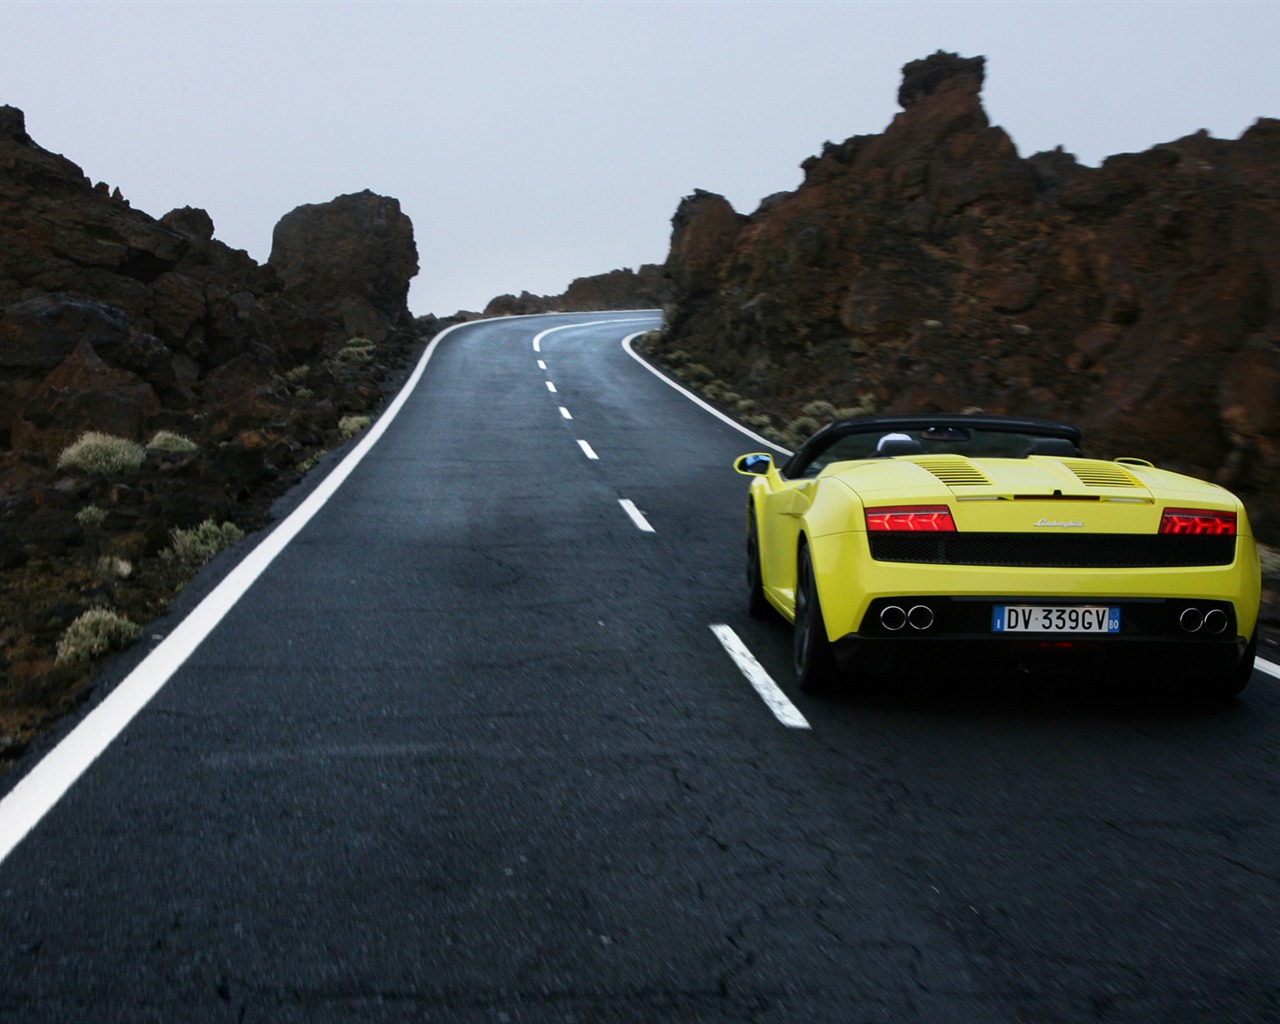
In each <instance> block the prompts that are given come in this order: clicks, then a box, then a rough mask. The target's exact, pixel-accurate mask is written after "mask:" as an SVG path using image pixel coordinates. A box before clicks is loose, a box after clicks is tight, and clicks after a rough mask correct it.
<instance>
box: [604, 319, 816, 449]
mask: <svg viewBox="0 0 1280 1024" xmlns="http://www.w3.org/2000/svg"><path fill="white" fill-rule="evenodd" d="M644 333H645V332H644V331H636V332H635V334H628V335H627V336H626V337H625V338H623V339H622V348H623V351H625V352H626V353H627V355H629V356H630V357H631V358H632V359H634V360H635V361H636V362H637V363H639V364H640V365H641V366H643V367H644V368H645V369H646V370H648V371H649V372H650V373H651V374H653V375H654V376H655V377H657V378H658V380H660V381H662V383H664V384H667V385H670V386H671V387H673V388H675V389H676V390H677V391H679V392H680V394H682V395H684V396H685V398H687V399H689V401H691V402H693V403H694V404H695V405H700V406H702V408H704V409H705V410H706V411H707V412H709V413H711V415H712V416H715V417H716V418H717V419H720V420H723V421H724V422H725V423H727V424H729V426H731V427H733V429H734V430H739V431H741V432H742V433H744V434H746V435H747V437H749V438H751V439H752V440H753V441H756V442H758V443H759V444H763V445H767V446H768V447H770V448H772V449H773V450H774V451H775V452H781V453H782V454H783V455H790V454H791V452H790V450H789V449H786V448H783V447H782V446H781V445H777V444H774V443H773V442H772V441H770V440H769V439H768V438H767V437H761V436H760V435H759V434H757V433H756V432H755V431H754V430H748V429H747V428H746V427H744V426H743V425H742V424H741V423H739V422H738V421H737V420H735V419H732V418H730V417H728V416H726V415H725V414H724V413H722V412H721V411H720V410H719V409H717V408H716V407H715V406H713V405H708V404H707V403H706V402H704V401H703V400H702V399H701V398H699V397H698V396H697V395H695V394H694V393H693V392H692V391H690V390H689V389H688V388H686V387H683V386H681V385H680V384H677V383H676V382H675V381H673V380H672V379H671V378H670V377H668V376H666V375H665V374H663V373H659V372H658V370H657V369H655V368H654V367H653V366H651V365H650V364H649V362H648V361H647V360H646V359H645V358H644V357H643V356H642V355H640V354H638V353H637V352H636V350H635V349H633V348H632V347H631V343H632V342H633V341H635V340H636V338H638V337H640V336H641V335H642V334H644Z"/></svg>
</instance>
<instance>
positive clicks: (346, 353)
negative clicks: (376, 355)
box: [335, 338, 374, 363]
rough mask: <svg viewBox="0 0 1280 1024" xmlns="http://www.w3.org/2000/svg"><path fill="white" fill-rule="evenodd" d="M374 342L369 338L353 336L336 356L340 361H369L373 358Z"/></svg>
mask: <svg viewBox="0 0 1280 1024" xmlns="http://www.w3.org/2000/svg"><path fill="white" fill-rule="evenodd" d="M373 349H374V344H373V342H372V341H370V340H369V339H368V338H352V339H351V340H350V341H348V342H347V344H346V345H345V346H344V347H343V348H342V349H340V350H339V352H338V354H337V356H336V357H335V358H336V359H337V361H338V362H340V363H367V362H369V361H370V360H372V359H373Z"/></svg>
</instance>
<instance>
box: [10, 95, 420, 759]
mask: <svg viewBox="0 0 1280 1024" xmlns="http://www.w3.org/2000/svg"><path fill="white" fill-rule="evenodd" d="M416 271H417V253H416V250H415V249H414V246H413V229H412V225H411V224H410V223H409V220H408V218H407V217H405V216H404V215H403V214H401V213H400V209H399V204H398V203H397V202H396V200H394V199H388V198H385V197H382V196H376V195H374V194H373V193H370V192H364V193H360V194H359V195H356V196H341V197H338V198H337V199H335V200H334V201H333V203H330V204H320V205H319V206H315V207H301V208H299V210H295V211H294V212H293V213H292V214H289V215H288V216H287V217H286V218H285V220H284V221H282V224H281V227H280V228H279V229H278V230H277V247H276V251H275V252H273V254H272V263H271V264H270V265H268V266H260V265H259V264H258V263H256V262H255V261H254V260H253V259H252V258H250V257H249V255H248V254H247V253H244V252H242V251H240V250H236V249H232V248H230V247H229V246H227V245H225V244H224V243H222V242H220V241H219V240H218V239H216V238H215V237H214V224H213V220H212V218H211V217H210V216H209V214H208V213H207V212H205V211H204V210H200V209H195V208H191V207H185V208H182V209H178V210H173V211H171V212H169V213H167V214H166V215H165V216H164V217H162V218H161V219H159V220H156V219H154V218H152V217H150V216H148V215H147V214H145V213H143V212H141V211H140V210H136V209H134V208H132V207H131V206H130V205H129V203H128V202H126V201H125V200H124V199H123V198H122V196H121V194H120V190H119V189H118V188H116V189H111V188H109V187H108V186H106V185H105V184H102V183H99V184H97V185H94V184H92V183H91V182H90V180H89V179H88V178H87V177H86V176H85V174H84V172H83V171H82V170H81V169H80V168H79V167H78V166H77V165H76V164H74V163H72V162H71V161H70V160H68V159H66V158H65V157H62V156H59V155H57V154H54V153H50V152H47V151H46V150H44V149H42V148H40V147H39V146H38V145H36V144H35V143H34V142H33V141H32V139H31V137H30V136H29V135H28V134H27V129H26V119H25V116H24V115H23V113H22V111H20V110H17V109H16V108H13V107H0V738H2V737H4V736H6V735H10V736H11V735H13V734H14V730H16V731H17V733H19V734H24V735H25V732H24V730H27V729H29V728H33V727H35V726H36V725H38V724H39V723H40V722H42V721H45V720H46V719H47V716H48V714H49V713H50V712H51V711H52V710H54V709H55V706H61V704H63V703H66V702H67V701H70V700H71V699H72V694H73V691H74V688H75V686H76V685H77V684H78V683H79V682H80V681H82V679H83V676H84V672H83V671H82V670H77V671H69V670H62V669H56V668H54V650H55V646H56V643H57V640H58V637H59V636H60V635H61V633H62V631H63V630H64V629H65V628H66V626H67V625H68V624H69V622H70V621H71V620H72V619H73V618H74V617H75V616H76V615H78V614H80V613H81V612H83V611H85V610H86V609H87V608H88V607H90V606H92V605H95V604H106V605H108V606H109V607H112V608H114V609H115V610H117V611H118V612H119V613H120V614H123V615H126V616H127V617H129V618H130V619H132V620H133V621H134V622H137V623H143V622H146V621H148V620H149V619H150V618H152V617H154V616H155V615H157V614H158V613H159V612H160V611H161V610H163V608H164V606H165V604H166V603H167V600H168V598H169V596H170V595H171V594H172V593H173V591H174V589H175V588H176V587H177V586H180V585H181V583H182V582H183V576H182V575H181V573H179V572H178V571H177V570H176V569H174V568H173V567H172V566H171V565H170V564H169V563H168V562H166V561H165V560H164V559H162V558H160V557H159V553H160V551H161V549H162V548H164V547H165V546H167V545H168V543H169V542H170V532H171V531H172V530H174V529H183V528H190V527H192V526H194V525H196V524H198V523H200V522H202V521H203V520H204V519H207V518H213V519H215V520H217V521H222V520H228V519H229V520H234V521H237V522H238V523H239V525H240V526H241V527H243V528H252V527H254V526H256V525H258V524H259V523H260V522H261V521H262V517H263V515H264V514H265V511H266V509H267V508H268V506H269V504H270V502H271V500H272V499H273V498H274V497H275V496H277V495H278V494H280V493H281V491H282V490H283V489H284V488H285V487H286V486H288V485H289V484H290V483H291V482H293V481H295V480H296V479H298V477H299V475H300V473H301V472H302V468H303V467H304V466H305V465H306V461H307V459H308V458H309V457H311V456H313V455H315V454H317V453H318V452H319V451H321V450H323V449H328V448H331V447H336V446H337V445H340V444H341V443H343V441H344V435H343V433H342V432H341V429H340V422H341V420H342V417H344V416H348V415H350V414H352V413H356V412H369V411H371V410H373V409H375V408H376V407H377V406H378V404H379V403H380V402H381V401H382V400H383V398H384V397H385V395H386V394H388V393H390V392H391V391H392V390H393V389H394V388H395V387H397V386H398V383H399V381H400V380H402V379H403V376H404V374H405V373H406V372H407V368H408V366H409V363H410V360H411V358H412V356H413V354H414V352H415V351H416V350H417V349H418V347H419V346H420V343H421V339H420V337H419V333H418V330H417V328H416V326H415V324H414V322H413V321H412V319H411V317H410V315H409V312H408V309H407V306H406V296H407V293H408V285H409V279H410V277H412V276H413V274H414V273H416ZM87 431H94V432H99V433H106V434H110V435H114V436H117V437H120V438H123V439H125V440H127V441H132V442H136V443H138V444H142V445H146V444H148V443H149V442H150V441H152V440H153V439H154V438H155V437H156V435H157V434H158V433H159V432H162V431H164V432H169V434H170V435H172V434H174V433H176V434H179V435H182V438H185V444H187V445H189V446H190V447H191V448H192V449H193V450H192V451H170V450H166V449H165V448H163V447H159V448H153V449H150V450H148V452H147V455H146V458H145V461H144V462H143V464H142V466H141V467H139V468H138V469H136V470H125V471H121V472H118V473H115V474H111V475H98V474H93V473H87V472H84V471H82V470H76V469H74V468H59V465H58V463H59V455H60V453H61V452H62V451H63V450H64V449H66V447H67V446H68V445H69V444H70V443H71V442H72V441H74V440H75V439H76V438H77V437H78V436H79V435H80V434H81V433H83V432H87ZM179 441H181V438H180V439H179ZM106 556H110V557H109V558H108V557H106ZM104 558H105V561H104ZM120 560H124V562H125V563H126V564H127V568H128V572H127V575H126V576H118V575H117V574H116V571H115V569H114V568H112V567H115V566H118V565H119V564H120ZM24 694H25V695H26V696H24ZM32 694H37V695H40V696H38V697H32V696H31V695H32ZM15 749H16V748H15Z"/></svg>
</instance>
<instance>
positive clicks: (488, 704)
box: [0, 313, 1280, 1022]
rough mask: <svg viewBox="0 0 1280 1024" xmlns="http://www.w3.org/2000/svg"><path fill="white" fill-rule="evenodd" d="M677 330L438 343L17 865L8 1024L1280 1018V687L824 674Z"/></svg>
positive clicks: (538, 327)
mask: <svg viewBox="0 0 1280 1024" xmlns="http://www.w3.org/2000/svg"><path fill="white" fill-rule="evenodd" d="M654 323H656V318H655V317H654V316H653V315H650V314H644V313H617V314H599V313H597V314H583V315H577V314H574V315H560V316H553V317H536V318H514V319H510V320H499V321H488V322H481V323H475V324H470V325H466V326H464V327H461V328H457V329H454V330H453V331H451V332H450V333H449V334H448V335H447V336H445V337H443V338H442V339H440V340H439V342H438V343H437V345H436V346H435V348H434V349H433V351H432V355H431V359H430V362H429V363H428V364H427V365H426V368H425V372H424V373H423V375H422V377H421V380H420V381H419V382H418V383H417V384H416V386H415V387H414V388H413V389H412V390H411V391H409V392H407V393H406V395H405V401H404V403H403V406H402V407H400V408H399V411H398V413H397V414H396V415H395V417H394V419H390V420H389V421H387V422H386V423H385V424H384V425H383V427H381V428H379V429H380V430H381V434H380V436H379V437H378V439H377V443H376V444H374V445H372V446H371V447H370V448H368V450H367V453H366V454H365V455H364V457H363V459H362V461H360V462H359V463H358V464H357V465H354V466H351V467H348V468H349V473H347V472H346V471H343V479H342V483H341V486H340V487H337V488H336V489H334V490H333V492H332V495H331V496H330V497H329V498H328V500H327V501H325V502H324V503H323V504H319V503H317V507H316V508H315V510H314V514H312V515H310V518H309V519H307V521H306V522H305V524H304V525H302V526H301V527H300V528H298V529H297V530H296V534H294V535H293V536H292V539H291V541H290V542H289V543H288V544H284V545H280V546H279V549H278V551H272V557H271V558H270V559H265V558H264V559H262V561H263V562H264V563H265V564H264V565H263V566H261V567H260V571H258V570H255V576H254V578H253V580H252V581H251V582H250V583H248V584H246V585H245V586H244V587H243V591H242V594H241V595H240V596H239V597H238V600H236V601H235V603H234V604H232V605H231V606H230V608H229V610H227V611H226V612H225V614H224V615H222V617H221V618H220V619H217V620H216V622H214V623H213V624H212V625H211V628H210V629H209V631H208V634H207V636H204V637H203V639H202V640H200V641H199V642H198V643H197V644H194V645H193V647H192V649H191V651H190V653H189V655H184V658H183V659H182V660H180V661H179V663H178V664H176V665H175V666H173V668H172V671H171V673H170V674H169V675H168V676H166V681H165V682H164V684H163V685H162V686H161V687H159V688H158V691H157V692H156V693H155V695H154V696H152V697H150V699H149V701H144V702H140V706H141V710H140V712H139V713H138V714H137V716H136V717H134V718H132V720H130V721H128V723H127V724H125V725H124V726H123V727H122V729H121V731H120V732H119V735H118V736H117V737H116V738H115V739H114V740H113V741H112V742H110V743H107V744H105V748H104V749H103V752H102V753H101V755H100V756H98V757H97V759H96V760H94V761H93V762H92V764H90V765H89V766H88V767H87V768H86V769H85V770H84V772H83V774H82V775H79V777H78V779H77V780H76V781H75V782H74V784H72V785H70V787H69V788H68V789H67V790H66V793H65V795H64V796H62V798H61V799H60V800H57V802H56V803H53V805H52V807H51V809H49V810H48V812H47V813H46V814H44V815H43V817H41V818H39V820H38V823H37V824H35V825H34V828H32V830H31V831H30V834H29V835H26V837H25V838H23V839H21V841H18V842H16V843H15V844H14V845H13V848H12V850H11V852H10V853H9V854H8V857H7V858H6V859H4V860H3V862H2V863H0V889H2V890H3V894H4V899H3V903H0V934H3V935H4V936H5V938H4V940H3V942H2V943H0V1021H11V1020H12V1021H24V1022H41V1021H65V1020H81V1019H94V1020H112V1021H116V1020H119V1021H166V1022H167V1021H186V1020H192V1021H197V1020H198V1021H218V1020H235V1021H271V1022H289V1021H314V1020H323V1021H361V1022H369V1021H373V1022H376V1021H402V1020H415V1021H424V1020H425V1021H444V1022H454V1021H458V1022H472V1021H474V1022H499V1021H506V1022H526V1021H527V1022H543V1021H565V1022H569V1021H603V1022H612V1021H623V1022H628V1021H635V1022H642V1021H643V1022H650V1021H679V1022H703V1021H705V1022H731V1021H732V1022H738V1021H748V1020H749V1021H760V1022H791V1021H799V1020H814V1021H832V1022H845V1021H894V1022H901V1021H921V1022H924V1021H929V1022H938V1021H943V1022H945V1021H975V1020H982V1021H1009V1022H1014V1021H1054V1022H1065V1021H1091V1022H1110V1021H1117V1022H1118V1021H1184V1020H1185V1021H1237V1020H1238V1021H1269V1020H1271V1021H1275V1020H1280V966H1278V965H1277V958H1276V957H1275V953H1274V951H1275V949H1276V948H1280V934H1277V933H1278V932H1280V924H1278V922H1280V915H1278V914H1277V909H1278V906H1277V904H1278V903H1280V868H1278V867H1277V858H1276V850H1277V849H1280V822H1278V816H1277V810H1276V808H1277V800H1276V797H1277V795H1278V794H1280V740H1278V737H1280V729H1278V728H1277V726H1280V702H1278V701H1277V699H1276V694H1275V690H1274V683H1273V681H1272V680H1271V679H1270V678H1267V677H1263V676H1261V675H1259V676H1257V677H1256V678H1255V680H1254V683H1253V686H1252V687H1251V688H1250V690H1248V691H1247V692H1246V695H1245V697H1244V698H1243V699H1242V700H1241V701H1239V702H1237V703H1236V704H1234V705H1233V706H1232V707H1231V708H1229V709H1228V710H1226V711H1223V712H1219V713H1208V712H1205V711H1204V710H1202V709H1197V708H1189V707H1181V706H1178V705H1177V704H1176V703H1172V702H1170V701H1169V700H1167V699H1164V697H1163V695H1162V694H1161V693H1160V692H1159V682H1158V681H1146V682H1147V683H1148V685H1147V686H1145V687H1138V688H1135V689H1134V690H1133V691H1130V692H1126V693H1121V694H1117V693H1116V692H1114V691H1113V690H1111V689H1108V688H1105V687H1102V686H1101V685H1099V684H1096V683H1091V684H1079V683H1077V684H1074V685H1067V684H1063V683H1059V684H1054V685H1050V684H1045V683H1034V684H1033V683H1030V682H1021V681H997V682H990V681H984V680H981V679H967V680H957V679H956V678H953V677H948V678H941V679H919V680H903V681H901V685H900V686H898V687H897V688H895V689H894V690H893V692H891V693H878V694H874V695H869V696H861V697H857V698H855V697H852V696H848V697H846V696H839V695H836V696H830V697H824V698H814V697H810V696H806V695H802V694H798V693H796V692H794V688H793V687H791V686H790V682H789V678H788V673H787V669H786V660H787V646H786V645H787V631H786V629H784V628H783V627H782V625H781V624H780V623H769V622H764V623H761V622H755V621H753V620H751V619H749V618H748V617H747V616H746V615H745V612H744V611H743V607H742V606H743V604H744V600H743V596H742V590H743V587H742V581H741V575H742V551H741V528H742V502H743V498H744V493H745V484H744V483H743V481H742V479H741V478H740V477H737V476H736V475H735V474H734V473H733V472H732V471H731V470H730V469H729V464H730V462H731V461H732V458H733V457H734V456H736V455H738V454H741V453H742V452H744V451H748V450H752V449H755V448H758V447H759V445H758V444H756V443H755V442H752V441H751V440H749V439H747V438H744V437H743V436H742V435H741V434H740V433H739V432H738V431H736V430H735V429H734V428H732V427H731V426H729V425H728V424H726V423H724V422H722V421H721V420H719V419H717V418H716V417H714V416H712V415H711V414H709V413H708V412H707V411H705V410H704V409H702V408H699V407H698V406H696V405H695V404H693V403H692V402H690V401H689V400H688V398H687V397H685V396H684V395H683V394H681V393H680V392H678V391H677V390H675V389H674V388H672V387H669V386H668V385H667V384H666V383H664V381H663V380H662V379H660V378H659V377H658V376H656V375H654V374H652V373H650V372H649V371H648V370H647V369H646V368H645V367H644V366H642V365H641V364H640V363H639V362H638V361H637V360H635V359H633V358H632V357H631V356H630V355H629V354H628V353H627V351H626V350H625V349H624V348H623V346H622V344H621V340H622V339H623V338H624V337H625V336H626V335H629V334H631V333H633V332H636V331H639V330H643V329H645V328H646V327H647V326H650V325H652V324H654ZM317 476H319V474H317ZM335 479H336V478H335ZM323 487H324V484H323V483H322V482H320V481H319V480H317V481H314V482H312V483H310V484H309V485H308V488H307V489H304V490H303V491H300V492H299V493H298V494H295V495H292V496H290V498H289V499H288V501H287V503H286V505H285V506H284V507H282V510H281V511H282V515H283V513H286V512H289V511H291V510H297V509H300V508H302V507H303V506H304V505H305V504H306V501H307V500H308V498H307V491H308V490H310V492H311V493H312V494H315V493H318V492H319V490H320V489H322V488H323ZM288 523H289V520H288V519H287V518H285V519H283V521H282V522H281V523H279V524H278V525H277V527H276V530H277V531H281V530H285V529H286V524H288ZM271 536H272V535H271V534H268V535H266V536H263V537H257V538H254V539H252V540H251V541H250V542H248V543H246V544H245V545H244V546H243V547H242V548H241V549H240V550H238V551H235V552H230V553H227V554H226V555H224V556H222V557H220V558H219V559H218V560H217V561H215V563H214V564H212V565H211V566H210V567H209V568H208V570H207V571H206V572H204V573H202V574H201V576H200V578H199V579H197V581H195V582H194V583H193V584H192V586H191V587H190V588H188V592H187V593H185V594H184V595H183V597H182V598H181V599H180V601H179V603H178V605H177V606H176V607H175V611H174V613H173V615H172V616H171V618H172V619H173V620H174V621H173V622H172V623H170V622H168V621H166V620H162V621H161V622H160V623H157V624H156V625H155V627H154V628H153V629H152V630H151V631H149V637H150V638H149V639H148V640H147V641H146V643H145V644H143V645H142V646H140V647H139V648H138V649H137V650H135V651H133V652H130V653H129V654H128V655H127V656H126V657H123V658H121V659H119V660H118V662H117V663H116V664H114V665H112V666H111V667H110V668H109V669H108V670H107V671H106V672H104V674H103V677H102V680H101V682H100V684H99V685H98V686H97V690H98V691H99V692H102V693H105V692H109V691H111V690H112V684H113V683H114V682H117V681H119V680H121V679H123V678H125V677H126V676H127V675H128V674H129V673H130V671H132V670H134V669H135V668H136V667H137V666H138V665H139V663H141V662H142V661H143V658H144V656H146V655H147V653H148V650H149V649H150V650H156V651H158V650H160V649H161V648H162V647H163V646H164V643H165V637H166V636H167V637H173V636H174V635H176V634H178V633H179V632H180V630H181V629H182V626H181V625H180V624H179V620H180V619H181V618H182V614H183V613H184V612H189V611H191V610H192V609H194V608H196V607H197V605H198V603H199V602H200V601H201V600H202V599H206V598H208V597H209V596H210V595H213V594H215V593H217V588H218V587H219V586H220V585H222V584H223V583H224V582H225V581H226V580H228V579H231V578H232V577H233V576H234V574H235V573H236V571H237V567H238V566H243V565H247V564H250V561H251V559H253V557H254V556H253V552H254V551H255V550H266V546H267V545H269V544H270V543H271ZM281 536H283V534H281ZM190 620H191V616H188V618H187V619H186V620H183V621H190ZM713 627H716V628H715V629H713ZM726 635H727V636H731V637H733V638H736V639H737V640H738V641H739V645H740V648H741V650H740V651H734V650H731V649H730V646H731V645H728V644H726V642H725V637H726ZM742 651H745V652H746V654H747V655H748V656H749V657H748V659H747V661H746V663H745V664H746V666H747V667H745V668H744V667H740V660H735V659H736V658H737V657H738V656H739V655H740V654H741V652H742ZM751 663H754V669H753V668H751V667H750V666H751ZM753 671H756V672H758V675H759V676H760V677H763V678H764V679H766V680H772V681H774V682H776V683H778V684H780V688H779V692H778V694H777V695H776V696H777V700H776V701H775V700H774V699H773V698H772V697H770V696H769V695H768V694H767V692H766V689H764V688H761V689H758V688H757V685H756V684H757V683H760V680H759V679H757V680H754V681H753V680H752V679H750V678H749V676H750V675H751V674H752V672H753ZM121 685H124V684H121ZM760 685H761V687H763V683H760ZM103 703H105V702H101V703H98V704H97V707H102V706H103ZM788 709H790V711H788ZM93 710H94V709H86V714H91V713H92V711H93ZM792 712H794V717H792ZM86 720H87V719H86ZM75 725H76V723H74V722H69V723H68V724H67V726H66V727H65V728H64V729H63V730H61V732H62V734H63V735H65V734H68V733H70V732H71V730H72V729H73V728H74V726H75ZM55 739H56V737H55ZM50 745H52V741H51V744H50ZM41 752H43V751H38V752H37V753H41ZM31 760H33V761H34V757H33V758H32V759H31ZM34 774H35V770H34V769H33V768H32V767H31V765H29V764H27V763H24V764H22V765H20V766H19V770H18V772H17V775H16V776H15V778H13V779H6V780H5V782H4V785H5V786H6V787H7V788H8V789H10V790H13V788H14V783H15V781H16V780H17V778H18V777H19V776H23V775H27V776H31V775H34ZM19 784H20V783H19ZM3 813H4V811H3V809H2V805H0V816H2V815H3ZM3 826H4V822H3V821H0V828H2V827H3Z"/></svg>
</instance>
